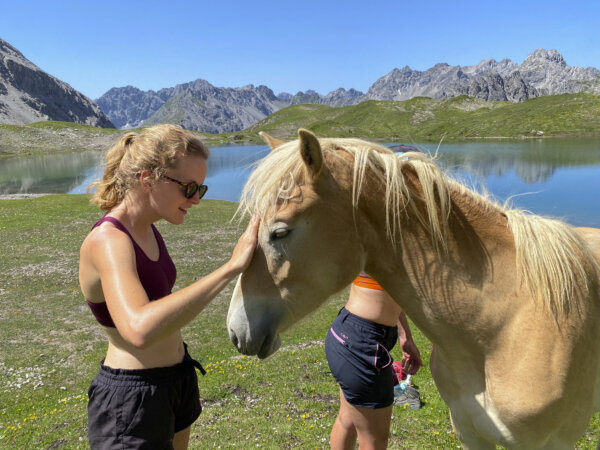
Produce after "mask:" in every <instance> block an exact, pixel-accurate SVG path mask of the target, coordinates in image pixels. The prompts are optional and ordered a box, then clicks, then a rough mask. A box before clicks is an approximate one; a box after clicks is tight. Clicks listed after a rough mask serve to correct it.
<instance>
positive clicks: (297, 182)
mask: <svg viewBox="0 0 600 450" xmlns="http://www.w3.org/2000/svg"><path fill="white" fill-rule="evenodd" d="M319 143H320V145H321V148H322V151H323V156H324V160H326V161H327V160H331V158H336V161H341V164H352V169H351V170H352V177H353V180H352V204H353V207H354V208H355V210H356V208H357V207H358V203H359V200H360V198H361V196H363V195H364V196H369V195H372V194H371V193H370V192H364V187H365V185H366V183H365V181H366V177H367V176H372V175H374V176H375V177H376V178H379V180H381V182H382V183H383V184H384V185H385V206H386V223H385V228H386V233H387V235H388V238H390V239H391V241H392V242H395V241H396V240H397V238H400V237H401V232H402V230H401V221H402V220H401V219H402V217H403V216H404V215H408V216H409V217H410V218H411V220H417V221H418V222H419V223H421V224H422V226H423V227H424V228H425V229H426V230H428V232H429V234H430V236H431V240H432V244H433V246H434V248H435V249H436V250H437V251H438V252H445V251H447V237H448V231H449V230H448V227H449V221H448V217H449V215H450V212H451V208H452V205H451V198H450V193H451V192H454V193H458V195H461V196H464V197H467V198H468V199H469V200H470V201H471V203H472V204H473V205H475V207H477V208H485V209H491V210H495V211H499V212H503V213H505V215H506V217H507V218H508V223H509V228H510V230H511V232H512V233H513V235H514V241H515V249H516V255H515V260H516V264H517V268H518V270H519V276H520V278H521V280H522V281H523V283H524V284H525V286H526V288H527V289H528V290H529V291H530V292H531V295H532V297H533V298H535V299H538V300H542V301H544V302H545V303H546V305H547V306H548V307H549V309H550V310H551V311H552V313H553V314H554V316H555V317H557V315H558V314H559V313H561V312H563V313H564V312H568V309H569V305H570V304H571V303H572V301H574V300H579V299H581V298H583V297H585V295H586V294H587V288H586V286H587V284H588V274H587V272H586V270H585V261H588V262H589V264H591V265H592V267H594V270H595V271H598V270H600V269H598V265H597V264H596V263H595V260H594V259H593V257H592V256H591V254H590V252H589V250H587V247H586V245H585V243H584V242H583V241H582V239H581V238H579V237H578V235H577V234H576V233H575V231H574V230H573V229H572V228H571V227H570V226H569V225H567V224H565V223H563V222H561V221H558V220H553V219H548V218H544V217H541V216H536V215H532V214H527V213H525V212H523V211H521V210H519V209H514V208H510V207H508V206H507V205H499V204H498V203H497V202H495V201H494V200H493V199H491V198H489V197H488V195H487V194H485V193H482V194H480V193H478V192H475V191H474V190H473V189H471V188H469V187H467V186H465V185H464V184H463V183H460V182H458V181H456V180H454V179H452V178H450V177H448V176H447V175H446V174H445V173H444V172H443V171H442V170H441V169H440V168H439V166H438V165H437V164H436V162H435V159H436V157H435V156H430V155H427V154H424V153H419V152H409V153H404V154H401V155H396V154H395V153H393V152H392V151H391V150H390V149H388V148H387V147H383V146H380V145H377V144H373V143H370V142H367V141H363V140H360V139H333V138H332V139H319ZM339 152H345V153H346V154H348V155H350V156H351V157H350V158H344V157H341V156H342V155H341V154H340V153H339ZM348 161H350V162H348ZM352 161H353V162H352ZM330 166H334V165H332V164H330ZM330 169H331V167H330ZM410 171H412V173H414V175H415V177H416V179H417V180H418V183H417V186H415V185H414V183H409V182H408V181H407V179H406V173H408V172H410ZM334 175H335V174H334ZM306 176H307V175H306V170H305V167H304V164H303V162H302V159H301V158H300V154H299V151H298V141H291V142H288V143H286V144H283V145H281V146H279V147H277V148H276V149H275V150H273V151H272V152H271V153H269V154H268V155H267V156H266V157H265V158H263V159H262V160H260V161H259V162H258V163H256V166H255V169H254V171H253V172H252V174H251V175H250V177H249V179H248V182H247V183H246V185H245V186H244V189H243V191H242V196H241V200H240V205H239V207H238V213H240V212H241V213H252V212H257V213H258V214H259V215H261V216H262V217H264V215H265V214H266V213H267V211H269V210H270V209H271V208H274V207H279V206H281V205H285V204H287V203H288V202H289V200H291V199H292V198H293V197H294V195H295V194H296V193H297V188H298V187H300V186H302V185H303V184H305V183H306V182H307V179H306ZM416 199H420V201H419V202H417V201H416ZM419 204H420V205H425V208H424V210H423V208H421V207H419Z"/></svg>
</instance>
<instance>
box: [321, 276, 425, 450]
mask: <svg viewBox="0 0 600 450" xmlns="http://www.w3.org/2000/svg"><path fill="white" fill-rule="evenodd" d="M398 338H399V339H400V345H401V346H402V354H403V370H404V372H405V373H408V374H411V375H413V374H415V373H417V371H418V370H419V367H421V366H422V364H423V363H422V362H421V355H420V353H419V349H418V348H417V346H416V345H415V343H414V341H413V339H412V334H411V332H410V327H409V325H408V321H407V320H406V315H405V314H404V312H403V311H402V309H401V308H400V306H398V304H397V303H396V302H395V301H394V300H393V299H392V297H390V295H389V294H388V293H387V292H385V291H384V290H383V289H382V288H381V286H380V285H379V284H378V283H377V282H376V281H375V280H374V279H372V278H371V277H369V276H368V275H366V274H362V273H361V274H360V275H359V276H358V277H357V278H356V279H355V280H354V281H353V283H352V286H351V288H350V296H349V297H348V301H347V302H346V306H344V308H343V309H342V310H341V311H340V313H339V314H338V316H337V318H336V319H335V321H334V322H333V324H332V325H331V329H330V330H329V333H327V338H326V339H325V354H326V356H327V362H328V363H329V368H330V369H331V373H332V374H333V376H334V377H335V379H336V381H337V382H338V384H339V385H340V410H339V412H338V416H337V418H336V420H335V422H334V424H333V428H332V430H331V437H330V441H329V443H330V446H331V448H332V449H335V450H338V449H340V450H341V449H354V447H355V444H356V439H357V438H358V444H359V447H360V448H361V449H384V448H386V447H387V442H388V438H389V433H390V420H391V417H392V407H393V403H394V378H393V377H394V372H393V369H392V363H393V358H392V356H391V355H390V351H391V350H392V348H393V347H394V345H395V344H396V340H398Z"/></svg>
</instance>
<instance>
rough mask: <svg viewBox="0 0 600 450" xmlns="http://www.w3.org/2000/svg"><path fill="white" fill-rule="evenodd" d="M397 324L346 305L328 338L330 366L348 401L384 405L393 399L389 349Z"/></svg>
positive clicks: (395, 339) (326, 349) (392, 342)
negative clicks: (365, 315)
mask: <svg viewBox="0 0 600 450" xmlns="http://www.w3.org/2000/svg"><path fill="white" fill-rule="evenodd" d="M397 340H398V327H389V326H386V325H381V324H378V323H375V322H371V321H370V320H367V319H363V318H362V317H359V316H357V315H355V314H352V313H351V312H350V311H348V310H346V308H343V309H342V310H341V311H340V313H339V315H338V316H337V318H336V319H335V321H334V322H333V324H332V325H331V329H330V330H329V333H327V338H326V339H325V355H326V356H327V362H328V363H329V369H330V370H331V373H332V374H333V376H334V377H335V379H336V381H337V382H338V384H339V385H340V387H341V389H342V392H343V393H344V397H345V398H346V400H347V401H348V403H350V404H352V405H354V406H362V407H365V408H385V407H386V406H390V405H391V404H393V403H394V373H393V370H392V363H393V362H394V360H393V358H392V356H391V355H390V351H391V350H392V348H393V347H394V345H395V344H396V341H397Z"/></svg>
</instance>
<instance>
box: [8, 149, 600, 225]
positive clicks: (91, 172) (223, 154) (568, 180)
mask: <svg viewBox="0 0 600 450" xmlns="http://www.w3.org/2000/svg"><path fill="white" fill-rule="evenodd" d="M418 147H419V148H420V149H422V150H424V151H429V152H431V153H435V151H436V147H437V146H432V145H430V144H423V145H418ZM267 152H268V149H267V147H266V146H262V145H260V146H228V147H215V148H212V149H211V157H210V158H209V161H208V176H207V178H206V181H205V182H206V184H208V185H209V186H210V188H209V190H208V192H207V195H206V198H211V199H219V200H229V201H238V200H239V196H240V193H241V190H242V187H243V185H244V183H245V182H246V179H247V178H248V175H249V174H250V171H251V165H252V164H253V163H254V162H256V161H257V160H258V159H260V158H262V157H264V156H265V155H266V154H267ZM438 153H439V157H440V164H441V165H442V166H444V167H446V168H447V169H448V170H450V171H451V172H453V173H454V174H455V175H456V176H458V177H459V178H461V179H464V180H466V181H467V182H468V183H469V184H471V185H483V186H485V188H486V189H487V190H488V191H489V192H490V193H492V194H493V195H494V196H495V197H496V198H497V199H498V200H500V201H505V200H507V199H511V202H512V204H513V205H515V206H518V207H521V208H524V209H528V210H530V211H532V212H535V213H538V214H545V215H551V216H558V217H562V218H564V219H565V220H567V221H568V222H570V223H573V224H575V225H588V226H597V227H600V195H599V193H600V140H585V139H577V140H574V139H569V140H567V139H565V140H543V139H533V140H524V141H497V142H475V143H472V142H471V143H459V144H455V143H449V144H446V143H442V145H441V146H440V148H439V152H438ZM100 158H101V153H100V152H81V153H73V154H67V155H55V156H44V157H41V156H40V157H26V158H10V159H2V160H0V194H9V193H41V192H70V193H83V192H85V190H86V188H87V186H88V185H89V184H90V183H91V182H92V181H93V180H94V179H97V178H98V177H100V176H101V174H102V170H101V168H99V167H98V164H99V160H100Z"/></svg>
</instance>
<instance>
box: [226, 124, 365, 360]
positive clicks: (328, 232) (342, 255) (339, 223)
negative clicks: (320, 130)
mask: <svg viewBox="0 0 600 450" xmlns="http://www.w3.org/2000/svg"><path fill="white" fill-rule="evenodd" d="M298 136H299V138H298V139H297V140H295V141H292V142H288V143H284V142H283V141H280V140H278V139H275V138H272V137H271V136H268V135H266V134H262V137H263V139H265V141H266V142H267V143H268V144H269V146H270V147H271V149H272V151H271V153H269V155H268V156H267V157H265V158H264V159H263V160H262V161H261V162H260V163H259V165H258V166H257V167H256V169H255V170H254V172H253V173H252V175H251V176H250V178H249V180H248V183H247V184H246V187H245V188H244V192H243V194H242V202H241V204H240V207H244V206H243V205H245V207H247V208H248V210H249V211H256V212H258V213H259V214H260V216H261V225H260V229H259V243H258V248H257V249H256V252H255V255H254V258H253V260H252V262H251V264H250V266H249V267H248V269H247V270H246V271H245V272H244V273H243V274H242V275H241V276H240V277H239V279H238V280H237V284H236V286H235V289H234V292H233V296H232V299H231V304H230V307H229V312H228V315H227V329H228V330H229V336H230V338H231V340H232V342H233V343H234V345H235V346H236V347H237V349H238V350H239V351H240V352H241V353H244V354H249V355H258V357H259V358H265V357H267V356H269V355H271V354H272V353H274V352H275V351H276V350H277V349H278V347H279V345H280V343H281V339H280V333H281V332H283V331H284V330H285V329H287V328H289V327H290V326H291V325H292V324H294V323H295V322H297V321H298V320H300V319H301V318H302V317H304V316H305V315H307V314H308V313H309V312H311V311H314V310H315V309H316V308H317V307H318V306H319V305H321V304H322V303H323V302H324V301H325V300H326V299H327V298H328V297H329V296H331V295H332V294H334V293H335V292H337V291H339V290H341V289H343V288H344V287H345V286H347V285H348V284H349V283H350V282H351V281H352V279H353V277H354V276H355V275H356V274H357V273H358V272H359V271H360V270H361V269H362V265H363V261H362V256H361V246H360V243H359V240H358V239H357V231H356V227H355V226H354V223H353V214H352V198H351V194H348V193H347V186H344V185H345V184H347V183H348V182H351V170H352V162H351V161H350V162H348V161H347V158H346V161H345V158H343V157H342V158H340V157H339V155H338V157H335V156H327V155H325V154H324V152H323V149H322V145H331V142H329V143H327V142H319V140H318V139H317V138H316V137H315V136H314V135H313V134H312V133H311V132H309V131H307V130H302V129H301V130H299V132H298ZM323 141H328V140H323ZM326 156H327V157H326ZM333 166H335V167H336V170H335V171H336V172H339V173H340V174H341V175H340V174H337V175H335V176H334V173H333V171H332V168H333ZM340 168H341V170H340ZM348 178H350V180H348ZM248 199H250V200H248Z"/></svg>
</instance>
